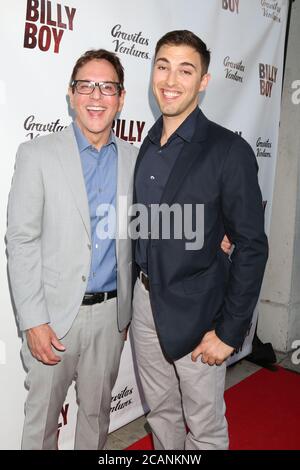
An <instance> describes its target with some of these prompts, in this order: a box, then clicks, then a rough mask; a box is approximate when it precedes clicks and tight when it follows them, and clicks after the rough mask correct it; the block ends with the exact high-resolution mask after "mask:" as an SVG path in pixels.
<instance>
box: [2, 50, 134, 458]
mask: <svg viewBox="0 0 300 470" xmlns="http://www.w3.org/2000/svg"><path fill="white" fill-rule="evenodd" d="M123 81H124V73H123V67H122V65H121V63H120V60H119V59H118V57H117V56H116V55H115V54H114V53H111V52H108V51H106V50H103V49H100V50H92V51H87V52H86V53H85V54H84V55H83V56H81V57H80V58H79V59H78V60H77V62H76V64H75V66H74V69H73V72H72V76H71V81H70V86H69V98H70V103H71V106H72V108H73V110H74V112H75V116H76V117H75V121H74V122H73V123H72V124H71V125H70V126H69V127H68V128H67V129H65V130H63V131H62V132H59V133H54V134H50V135H47V136H44V137H41V138H38V139H36V140H34V141H31V142H26V143H24V144H21V146H20V147H19V150H18V154H17V159H16V167H15V173H14V177H13V182H12V188H11V192H10V197H9V205H8V229H7V250H8V265H9V275H10V281H11V286H12V292H13V297H14V302H15V305H16V309H17V317H18V321H19V326H20V329H21V330H22V331H23V332H24V336H23V345H22V358H23V361H24V364H25V366H26V369H27V370H28V375H27V379H26V384H27V387H28V389H29V392H28V397H27V401H26V405H25V423H24V429H23V439H22V449H36V450H37V449H56V448H57V431H58V420H59V415H60V411H61V409H62V406H63V403H64V400H65V397H66V394H67V391H68V388H69V386H70V384H71V383H72V381H73V380H75V382H76V391H77V400H78V415H77V426H76V434H75V449H102V448H103V447H104V446H105V442H106V439H107V433H108V428H109V416H110V403H111V391H112V388H113V386H114V384H115V380H116V377H117V373H118V369H119V362H120V356H121V352H122V348H123V345H124V339H125V334H126V333H125V332H126V327H127V325H128V323H129V321H130V315H131V292H132V289H131V286H132V281H131V241H130V240H129V239H125V238H122V239H120V237H119V233H118V226H124V225H125V226H126V224H127V213H126V212H123V213H119V208H118V200H119V198H120V197H122V196H127V198H128V204H131V200H130V199H131V194H132V175H133V169H134V164H135V159H136V153H137V150H136V149H135V148H134V147H133V146H131V145H130V144H129V143H126V142H124V141H122V140H120V139H118V138H116V137H115V136H114V134H113V133H112V123H113V120H114V118H115V116H116V114H117V113H118V112H119V111H121V109H122V106H123V102H124V96H125V91H124V86H123ZM110 211H112V213H114V212H116V217H117V220H118V226H117V227H116V228H115V229H114V230H113V232H114V233H113V234H111V236H109V237H107V236H105V226H106V224H107V223H108V220H109V218H110V215H111V213H110ZM110 220H111V219H110ZM110 228H111V227H110Z"/></svg>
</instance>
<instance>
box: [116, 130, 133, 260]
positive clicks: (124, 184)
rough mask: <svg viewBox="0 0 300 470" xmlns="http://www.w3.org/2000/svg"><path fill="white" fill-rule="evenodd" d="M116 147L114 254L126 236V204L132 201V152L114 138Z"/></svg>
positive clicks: (117, 253)
mask: <svg viewBox="0 0 300 470" xmlns="http://www.w3.org/2000/svg"><path fill="white" fill-rule="evenodd" d="M116 142H117V148H118V170H117V194H116V217H117V230H116V256H117V259H118V255H119V241H120V239H124V238H127V236H128V234H127V230H128V205H130V204H131V203H132V189H131V194H129V188H130V187H131V188H132V181H133V171H132V170H133V165H134V163H135V162H134V161H133V159H132V154H131V153H130V152H128V150H127V149H126V146H127V143H126V144H125V143H124V142H123V141H122V140H120V139H118V138H116Z"/></svg>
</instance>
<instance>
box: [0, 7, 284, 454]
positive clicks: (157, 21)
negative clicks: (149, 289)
mask: <svg viewBox="0 0 300 470" xmlns="http://www.w3.org/2000/svg"><path fill="white" fill-rule="evenodd" d="M287 10H288V0H276V1H275V0H151V2H149V1H148V0H126V1H124V0H114V1H113V2H108V3H107V2H103V1H100V0H85V1H83V0H66V1H65V0H60V2H59V3H58V2H55V1H45V0H10V1H9V2H2V5H1V16H0V48H1V56H0V57H1V68H0V109H1V113H0V142H1V144H0V145H1V159H0V179H1V183H0V235H1V247H2V249H1V251H0V302H1V304H0V305H1V311H0V312H1V327H0V384H1V387H0V393H1V399H0V417H1V427H0V448H1V449H17V448H19V446H20V438H21V430H22V423H23V402H24V400H25V397H26V391H25V389H24V378H25V372H24V370H23V367H22V364H21V360H20V353H19V350H20V345H21V341H20V338H19V337H18V331H17V327H16V322H15V320H14V315H13V310H12V306H11V299H10V294H9V287H8V281H7V271H6V256H5V244H4V235H5V230H6V205H7V196H8V192H9V188H10V182H11V177H12V173H13V166H14V158H15V152H16V149H17V146H18V144H19V143H20V142H21V141H25V140H28V139H31V138H35V137H36V136H38V135H42V134H45V133H47V132H56V131H58V130H59V129H60V128H61V127H64V126H66V125H68V124H69V122H70V120H71V117H70V114H69V110H68V105H67V99H66V92H67V85H68V80H69V77H70V74H71V70H72V68H73V65H74V62H75V61H76V59H77V58H78V57H79V56H80V55H81V54H82V53H83V52H84V51H86V50H87V49H89V48H100V47H101V48H106V49H109V50H114V51H116V52H117V53H118V54H119V56H120V58H121V61H122V63H123V65H124V67H125V72H126V73H125V86H126V89H127V95H126V102H125V106H124V109H123V111H122V113H121V115H120V116H119V118H118V120H117V121H116V124H115V131H116V134H117V135H118V136H119V137H121V138H125V140H128V141H130V142H133V143H134V144H136V145H138V146H139V145H140V142H141V140H142V139H143V138H144V137H145V135H146V134H147V131H148V129H149V128H150V127H151V125H152V124H153V122H154V120H155V119H156V118H157V116H158V110H157V108H156V106H155V104H154V101H153V98H152V96H151V91H150V88H149V78H150V70H151V59H152V58H153V52H154V47H155V44H156V41H157V40H158V39H159V38H160V37H161V36H162V35H163V34H164V33H165V32H167V31H170V30H173V29H190V30H192V31H194V32H195V33H196V34H198V35H199V36H200V37H201V38H202V39H203V40H204V41H205V42H206V43H207V45H208V47H209V48H210V49H211V51H212V62H211V67H210V72H211V74H212V80H211V82H210V84H209V87H208V90H207V92H206V93H205V96H203V97H202V98H201V107H202V109H203V111H204V112H205V113H206V115H207V116H208V117H209V118H210V119H212V120H215V121H216V122H218V123H220V124H222V125H224V126H225V127H228V128H230V129H232V130H233V131H235V132H239V133H241V134H242V136H243V137H244V138H245V139H246V140H248V142H249V143H250V144H251V145H252V147H253V149H254V152H255V154H256V155H257V160H258V163H259V168H260V169H259V181H260V184H261V188H262V192H263V199H264V201H265V203H266V209H265V211H266V230H267V232H268V231H269V226H270V215H271V206H272V193H273V183H274V174H275V169H276V154H277V138H278V126H279V117H280V96H281V82H282V67H283V51H284V38H285V30H286V18H287ZM256 314H257V312H256ZM254 326H255V321H253V322H252V329H251V331H249V336H248V338H247V340H246V342H245V345H244V348H243V350H242V351H241V352H240V353H239V354H238V355H236V356H235V357H233V358H232V359H231V361H235V360H237V358H239V357H243V356H244V355H246V354H248V353H249V352H250V349H251V342H252V336H253V332H254ZM113 395H114V396H113V400H112V424H111V430H112V429H115V428H117V427H119V426H121V425H123V424H125V423H126V422H128V421H130V420H132V419H134V418H136V417H137V416H139V415H141V414H142V413H143V409H142V406H141V402H140V397H139V391H138V386H137V383H136V379H135V375H134V370H133V364H132V360H131V350H130V345H129V343H128V344H127V346H126V348H125V350H124V353H123V356H122V364H121V370H120V374H119V378H118V382H117V384H116V386H115V389H114V393H113ZM75 414H76V405H75V400H74V392H73V390H71V392H70V394H69V396H68V398H67V400H66V404H65V407H64V410H63V413H62V415H61V420H60V425H59V430H60V437H59V443H60V448H71V447H72V438H73V431H74V422H75V418H76V417H75Z"/></svg>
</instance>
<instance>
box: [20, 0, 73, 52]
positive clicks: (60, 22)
mask: <svg viewBox="0 0 300 470" xmlns="http://www.w3.org/2000/svg"><path fill="white" fill-rule="evenodd" d="M75 13H76V8H70V7H68V6H66V5H61V4H60V3H57V4H56V3H54V2H51V1H46V0H27V10H26V22H25V32H24V44H23V45H24V47H25V48H28V49H35V48H36V47H38V48H39V49H40V50H41V51H48V50H49V49H50V48H51V50H53V52H55V53H56V54H58V53H59V48H60V44H61V40H62V37H63V35H64V32H65V30H69V31H73V24H74V16H75Z"/></svg>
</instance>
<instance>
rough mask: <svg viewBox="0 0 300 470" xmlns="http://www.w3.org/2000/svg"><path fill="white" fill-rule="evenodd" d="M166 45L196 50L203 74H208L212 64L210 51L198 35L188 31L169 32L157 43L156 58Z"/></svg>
mask: <svg viewBox="0 0 300 470" xmlns="http://www.w3.org/2000/svg"><path fill="white" fill-rule="evenodd" d="M165 44H168V45H172V46H181V45H185V46H190V47H192V48H193V49H195V50H196V51H197V52H198V53H199V55H200V59H201V66H202V69H203V74H205V73H207V70H208V66H209V62H210V51H209V50H208V49H207V47H206V44H205V42H203V41H202V40H201V39H200V38H199V37H198V36H196V34H194V33H192V32H191V31H188V30H187V29H179V30H175V31H169V32H168V33H166V34H165V35H164V36H162V37H161V38H160V39H159V41H158V42H157V44H156V47H155V57H156V56H157V54H158V51H159V49H160V48H161V47H162V46H164V45H165Z"/></svg>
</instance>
